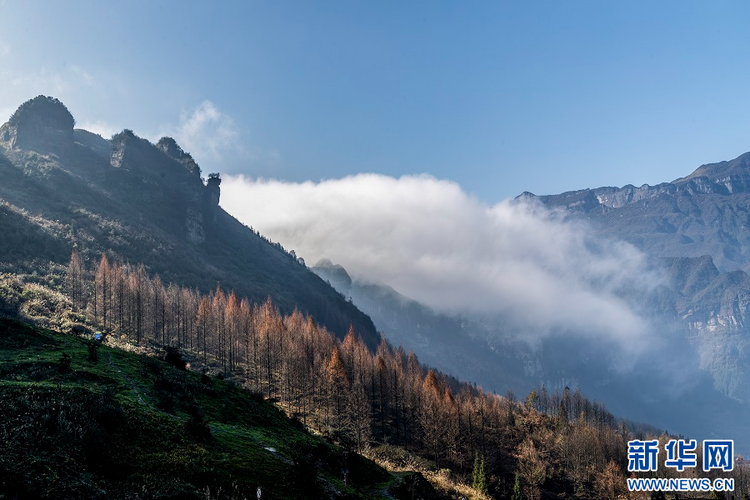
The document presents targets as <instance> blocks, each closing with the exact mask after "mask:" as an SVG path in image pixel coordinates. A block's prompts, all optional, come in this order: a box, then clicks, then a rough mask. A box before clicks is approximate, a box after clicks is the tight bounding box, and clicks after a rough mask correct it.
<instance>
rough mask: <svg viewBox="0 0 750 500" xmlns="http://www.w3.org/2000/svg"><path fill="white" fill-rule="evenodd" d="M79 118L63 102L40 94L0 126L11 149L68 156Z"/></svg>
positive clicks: (1, 137)
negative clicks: (76, 120) (74, 116)
mask: <svg viewBox="0 0 750 500" xmlns="http://www.w3.org/2000/svg"><path fill="white" fill-rule="evenodd" d="M74 125H75V120H74V119H73V115H71V114H70V112H69V111H68V109H67V108H66V107H65V105H64V104H63V103H61V102H60V101H58V100H57V99H55V98H53V97H45V96H38V97H35V98H34V99H31V100H30V101H27V102H25V103H24V104H22V105H21V106H20V107H19V108H18V110H17V111H16V112H15V113H14V114H13V116H11V118H10V120H9V121H8V123H6V124H5V125H3V126H2V127H1V128H0V140H1V141H2V142H3V143H5V145H6V147H7V148H9V149H22V150H28V151H36V152H37V153H42V154H53V155H56V156H58V157H60V158H67V157H69V156H70V155H71V153H72V151H73V143H74V140H73V126H74Z"/></svg>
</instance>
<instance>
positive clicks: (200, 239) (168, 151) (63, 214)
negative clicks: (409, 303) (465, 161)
mask: <svg viewBox="0 0 750 500" xmlns="http://www.w3.org/2000/svg"><path fill="white" fill-rule="evenodd" d="M50 114H52V115H54V116H62V117H63V118H65V117H67V116H70V119H58V118H55V119H52V118H50V116H49V115H50ZM74 123H75V121H74V120H73V119H72V115H70V113H69V111H68V110H67V108H66V107H65V106H64V104H62V103H61V102H60V101H59V100H57V99H55V98H50V97H45V96H38V97H36V98H34V99H32V100H30V101H27V102H26V103H24V104H22V105H21V106H20V107H19V110H18V111H16V113H14V114H13V117H12V120H10V121H9V122H7V123H5V124H4V125H2V126H1V127H0V146H1V147H0V150H2V151H0V153H2V155H1V156H0V176H2V177H3V179H4V182H3V184H2V185H0V200H2V203H3V212H2V213H3V214H5V216H4V217H3V218H2V220H0V227H3V228H4V229H6V230H7V234H9V235H10V236H11V237H10V238H9V239H6V241H5V242H3V243H0V263H2V262H5V266H6V267H7V266H10V267H18V266H19V265H21V266H25V267H27V268H29V269H32V268H35V267H38V265H39V262H36V263H33V262H31V260H32V258H33V259H34V260H36V261H42V262H43V261H48V262H52V263H53V264H55V265H58V266H60V265H66V264H67V261H68V259H69V258H70V254H71V252H72V250H73V249H77V250H78V252H79V253H80V254H81V256H82V258H83V259H85V260H88V261H98V259H99V257H100V256H101V254H102V253H107V254H109V256H110V258H114V259H121V260H124V261H127V262H134V263H143V264H144V265H145V266H146V267H147V269H148V270H149V271H150V272H154V273H159V274H160V275H162V278H163V279H164V280H165V281H174V282H176V283H179V284H183V285H188V286H196V287H198V288H199V289H201V290H203V291H209V290H211V289H215V288H216V286H217V285H220V286H221V287H224V288H226V289H235V290H236V291H237V293H238V294H240V295H245V296H247V297H248V298H250V299H251V300H254V301H257V302H262V301H264V300H265V299H266V298H267V297H269V296H270V297H271V298H272V299H273V301H274V303H275V304H276V305H277V306H278V307H279V308H281V309H282V311H284V312H291V311H292V310H293V309H295V308H299V309H300V310H302V312H305V313H309V314H311V315H312V316H313V317H314V318H315V320H316V321H318V322H320V323H321V324H323V325H325V326H326V327H328V328H329V329H330V330H331V331H333V332H335V333H336V334H337V335H339V336H340V337H343V336H344V335H345V334H346V332H347V330H348V329H349V327H350V326H353V327H354V328H355V330H356V331H357V332H358V333H359V334H360V335H361V336H362V337H363V339H364V340H365V341H366V343H367V344H368V346H370V347H371V348H372V349H374V348H375V347H376V346H377V344H378V342H379V341H380V336H379V334H378V332H377V330H376V329H375V326H374V325H373V323H372V321H371V320H370V318H369V317H367V316H366V315H365V314H364V313H362V312H361V311H359V310H357V309H356V308H355V307H354V306H353V305H351V304H349V303H347V302H346V301H345V300H344V298H343V297H342V296H341V295H340V294H339V293H338V292H336V291H335V290H334V289H333V288H331V287H330V286H329V285H327V284H326V283H325V282H323V281H322V280H321V279H320V278H318V277H317V276H316V275H315V274H314V273H312V272H310V271H309V270H308V269H307V268H306V267H305V266H304V265H302V264H301V263H300V262H298V261H297V260H296V259H295V258H294V257H293V256H291V255H290V254H289V253H287V252H286V251H285V250H284V249H283V248H282V247H281V245H279V244H274V243H272V242H270V241H268V240H267V239H265V238H263V237H262V236H261V235H259V234H258V233H256V232H254V231H252V230H251V229H249V228H247V227H246V226H244V225H243V224H241V223H240V222H238V221H237V220H236V219H234V218H233V217H232V216H231V215H229V214H228V213H226V212H225V211H224V210H223V209H222V208H221V206H220V205H219V201H220V182H221V179H220V177H219V175H218V174H211V175H209V176H208V179H206V180H205V181H203V180H202V179H201V176H200V172H201V171H200V167H199V166H198V164H197V163H196V162H195V161H194V159H193V158H192V156H190V155H189V154H188V153H186V152H185V151H183V150H182V148H180V147H179V145H178V144H177V143H176V141H174V139H171V138H162V139H161V140H160V141H159V142H157V144H152V143H150V142H149V141H147V140H146V139H143V138H140V137H138V136H137V135H135V133H133V132H132V131H130V130H124V131H122V132H120V133H118V134H115V136H113V137H112V139H111V140H107V139H104V138H102V137H100V136H98V135H96V134H93V133H90V132H87V131H84V130H81V129H74V128H73V127H74ZM107 145H109V152H108V153H105V151H106V148H107ZM19 245H20V246H21V247H25V248H26V251H25V252H24V255H23V256H22V257H25V258H19V257H21V256H19V251H18V248H19Z"/></svg>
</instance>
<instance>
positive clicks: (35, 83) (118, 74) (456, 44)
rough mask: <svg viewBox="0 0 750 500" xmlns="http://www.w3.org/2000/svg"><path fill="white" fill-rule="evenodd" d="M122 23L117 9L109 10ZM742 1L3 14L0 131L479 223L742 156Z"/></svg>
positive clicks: (22, 7)
mask: <svg viewBox="0 0 750 500" xmlns="http://www.w3.org/2000/svg"><path fill="white" fill-rule="evenodd" d="M114 6H116V7H114ZM748 19H750V4H748V3H747V2H688V1H679V2H677V1H673V2H668V1H665V2H636V1H631V2H601V1H590V2H584V1H565V2H560V1H527V2H526V1H525V2H500V1H494V2H480V1H477V2H437V1H424V2H420V1H414V2H396V1H377V2H361V1H350V0H347V1H335V0H331V1H325V2H312V1H300V2H291V1H273V2H271V1H268V2H251V1H243V2H223V3H220V4H216V3H209V2H166V1H165V2H145V1H144V2H138V1H125V2H118V3H116V4H113V3H110V2H97V1H87V2H84V1H70V2H26V1H20V0H2V1H0V113H2V115H3V116H1V117H0V119H7V117H8V116H9V115H10V113H11V112H12V111H13V110H14V109H15V108H16V107H17V106H18V105H19V104H20V103H21V102H23V101H24V100H26V99H29V98H31V97H33V96H35V95H37V94H45V95H54V96H56V97H59V98H60V99H61V100H63V102H65V103H66V104H67V105H68V108H69V109H70V110H71V112H72V113H73V114H74V116H75V117H76V119H77V120H78V123H79V125H80V126H83V127H85V128H89V129H94V130H95V131H99V132H102V133H103V134H110V133H112V132H117V131H119V130H121V129H123V128H131V129H133V130H134V131H135V132H136V133H137V134H139V135H141V136H144V137H147V138H149V139H157V138H158V137H159V136H160V135H162V134H171V135H175V136H178V139H181V143H182V145H183V147H185V149H187V150H189V151H191V152H192V153H193V154H194V156H196V159H197V160H198V161H199V163H200V164H201V166H202V167H203V170H204V172H210V171H220V172H223V173H225V174H238V173H243V174H245V175H246V176H250V177H265V178H276V179H280V180H285V181H291V182H301V181H305V180H312V181H315V182H317V181H320V180H321V179H336V178H341V177H344V176H347V175H354V174H357V173H369V172H372V173H379V174H383V175H386V176H392V177H400V176H402V175H411V174H422V173H427V174H430V175H432V176H434V177H436V178H438V179H448V180H452V181H454V182H456V183H458V184H459V185H460V186H461V187H462V188H463V190H465V191H466V192H467V193H468V194H470V195H473V196H476V197H477V198H478V199H479V200H481V201H482V202H484V203H487V204H493V203H496V202H497V201H499V200H501V199H504V198H508V197H513V196H515V195H517V194H519V193H521V192H522V191H525V190H528V191H532V192H534V193H537V194H547V193H555V192H561V191H565V190H570V189H576V188H583V187H595V186H600V185H624V184H627V183H633V184H636V185H640V184H642V183H650V184H654V183H657V182H660V181H669V180H673V179H674V178H677V177H680V176H683V175H687V174H688V173H689V172H690V171H692V170H693V169H694V168H696V167H697V166H698V165H700V164H701V163H706V162H712V161H719V160H724V159H730V158H733V157H735V156H737V155H739V154H741V153H743V152H745V151H747V150H750V120H748V116H750V99H748V90H747V88H748V87H747V82H748V81H750V75H749V74H748V73H749V72H750V30H748V29H747V21H748Z"/></svg>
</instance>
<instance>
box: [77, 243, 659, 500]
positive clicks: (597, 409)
mask: <svg viewBox="0 0 750 500" xmlns="http://www.w3.org/2000/svg"><path fill="white" fill-rule="evenodd" d="M66 290H67V294H68V295H69V297H70V298H71V301H72V302H73V304H74V306H75V307H76V308H77V309H78V310H79V311H81V312H84V313H85V314H86V316H87V318H88V319H89V321H90V322H91V323H93V324H94V325H96V326H97V327H98V328H102V329H104V330H105V331H106V332H111V333H112V334H117V335H121V336H126V337H127V338H128V339H130V340H132V341H134V342H137V343H144V342H155V343H157V344H159V345H162V346H171V347H174V348H180V349H184V350H186V351H189V352H191V353H193V355H195V356H196V357H197V358H198V359H199V360H200V361H201V362H202V365H203V366H204V368H205V367H207V366H209V365H211V366H214V367H215V369H217V370H219V371H220V372H221V373H223V374H227V375H232V376H233V378H234V379H235V380H238V381H240V383H242V384H243V385H244V386H245V387H247V388H248V389H249V390H252V391H255V392H257V393H260V394H263V395H264V396H265V397H266V398H268V399H271V400H274V401H277V402H278V403H279V404H280V405H281V406H282V407H283V408H285V410H286V411H287V412H288V413H289V414H290V415H291V416H292V417H293V418H297V419H299V420H300V421H301V422H302V423H303V424H304V425H306V426H308V427H310V428H312V429H314V430H316V431H318V432H320V433H322V434H324V435H327V436H329V437H330V438H332V439H334V440H337V441H339V442H340V443H342V444H343V445H344V446H347V447H349V448H351V449H354V450H357V451H359V452H362V451H364V450H366V449H369V448H370V447H371V446H377V445H381V444H389V445H395V446H398V447H402V448H404V449H406V450H408V451H410V452H413V453H415V454H418V455H421V456H424V457H426V458H428V459H429V460H431V461H433V462H434V463H435V465H436V467H438V468H448V469H450V470H452V471H453V472H454V473H456V474H458V475H459V477H463V478H469V477H470V476H472V474H473V475H474V476H476V475H477V470H481V475H482V476H483V477H482V478H481V479H482V480H481V481H479V482H477V479H476V477H474V481H473V482H474V483H475V484H479V485H480V489H485V491H489V492H490V493H492V494H494V495H498V496H502V497H508V498H510V497H512V496H513V497H515V498H528V499H538V498H541V495H542V491H548V492H550V493H554V494H565V495H574V496H578V497H583V498H587V497H596V498H618V497H621V496H622V495H626V494H627V491H626V486H625V477H626V476H625V475H626V472H625V471H626V470H627V442H628V440H630V439H634V438H635V435H634V433H633V432H632V429H630V428H628V427H627V426H626V425H625V424H624V423H623V422H621V421H618V420H617V419H616V418H615V417H614V416H613V415H612V414H611V413H610V412H608V411H607V410H606V408H605V407H604V406H603V405H601V404H599V403H597V402H591V401H589V400H588V399H587V398H585V397H584V396H583V395H582V394H581V392H580V390H575V391H571V390H570V389H567V388H566V389H565V390H564V391H563V392H559V391H555V392H552V393H549V392H548V391H547V390H546V389H545V388H541V389H539V390H534V391H532V392H531V393H530V394H529V395H528V397H527V398H526V399H525V400H524V401H520V402H519V401H516V398H515V396H514V395H513V394H512V393H511V392H508V393H507V394H506V395H505V396H503V397H501V396H498V395H496V394H492V393H489V392H487V391H484V390H483V389H482V388H481V387H477V386H475V385H471V384H467V383H462V382H459V381H457V380H456V379H454V378H452V377H449V376H447V375H446V374H443V373H440V372H439V371H437V370H434V369H430V368H427V367H425V366H423V365H422V364H421V363H420V362H419V360H418V359H417V356H416V355H415V354H414V353H413V352H408V353H407V352H406V351H405V350H404V348H403V347H398V348H394V347H393V346H391V345H390V344H388V342H387V341H386V340H385V339H382V340H381V342H380V344H379V345H378V347H377V349H375V350H374V351H372V350H370V349H368V347H367V346H366V345H365V343H364V342H363V341H362V340H361V338H359V337H358V336H357V334H356V332H355V331H354V330H353V329H351V328H350V329H349V332H348V333H347V334H346V336H345V337H344V338H343V339H342V340H339V339H337V338H336V337H335V336H334V335H333V334H331V333H330V332H328V331H327V330H326V329H325V328H324V327H322V326H320V325H318V324H316V322H315V320H314V318H312V317H311V316H305V315H303V314H302V313H300V312H299V311H294V312H292V313H291V314H288V315H282V314H280V312H279V311H278V309H277V308H276V307H275V306H274V304H273V302H272V301H271V299H270V298H269V299H267V300H266V301H265V302H263V303H250V302H249V301H248V300H247V299H246V298H244V297H243V298H241V297H238V296H237V295H236V293H235V292H234V291H226V290H223V289H222V288H221V287H220V286H217V288H216V289H215V290H214V291H213V292H212V293H209V294H201V293H200V292H199V291H198V290H195V289H189V288H185V287H181V286H178V285H175V284H173V283H169V284H165V283H163V282H162V280H161V279H160V278H159V276H158V275H156V276H153V277H151V276H149V274H148V273H147V272H146V270H145V268H144V267H143V266H142V265H135V266H133V265H130V264H128V263H125V262H119V261H117V260H114V261H112V262H110V259H109V258H108V257H107V256H106V255H104V254H103V255H102V257H101V259H100V261H99V263H98V265H97V266H96V267H95V269H88V268H87V267H86V266H84V265H83V263H82V261H81V259H80V257H79V256H78V254H77V253H75V252H74V253H73V255H72V256H71V260H70V263H69V265H68V271H67V276H66ZM637 437H638V438H639V439H640V438H643V437H645V435H643V433H640V435H638V436H637ZM479 464H481V469H478V465H479ZM519 495H520V496H519Z"/></svg>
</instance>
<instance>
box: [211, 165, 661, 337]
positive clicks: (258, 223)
mask: <svg viewBox="0 0 750 500" xmlns="http://www.w3.org/2000/svg"><path fill="white" fill-rule="evenodd" d="M221 204H222V206H223V207H224V208H225V209H226V210H227V211H228V212H230V213H231V214H233V215H234V216H236V217H237V218H238V219H240V220H241V221H243V222H244V223H246V224H248V225H250V226H253V227H254V228H255V229H257V230H259V231H260V232H261V233H262V234H264V235H265V236H267V237H269V238H271V239H272V240H275V241H279V242H280V243H282V244H283V245H284V246H285V247H286V248H287V249H294V250H295V251H296V252H297V254H298V255H300V256H302V257H304V258H305V259H306V261H307V262H308V264H314V263H315V262H317V260H318V259H320V258H324V257H325V258H329V259H331V260H332V261H333V262H336V263H340V264H341V265H343V266H344V267H345V268H346V269H347V270H348V271H349V273H350V274H352V275H353V276H355V277H357V278H359V279H362V280H365V281H371V282H378V283H385V284H388V285H391V286H392V287H394V288H395V289H396V290H398V291H399V292H401V293H403V294H404V295H407V296H409V297H411V298H414V299H416V300H418V301H420V302H422V303H424V304H427V305H429V306H431V307H433V308H435V309H437V310H440V311H444V312H473V313H482V314H493V315H494V314H501V315H502V316H503V319H504V322H505V323H506V324H508V325H511V326H513V327H514V328H515V330H517V331H519V332H523V333H524V334H526V335H529V336H537V338H538V337H539V336H543V335H547V334H552V333H555V332H559V333H571V332H572V333H576V334H579V335H582V336H586V337H593V338H600V339H603V340H614V341H616V342H617V343H618V344H620V345H622V346H624V347H627V348H628V349H637V348H638V346H641V345H642V344H644V343H643V342H641V340H643V339H645V338H646V337H647V336H648V335H649V334H650V332H649V323H648V321H647V320H646V319H644V318H643V317H642V316H641V315H640V314H639V313H638V311H637V310H636V309H635V308H634V307H633V306H632V305H631V304H630V303H629V302H628V301H627V300H625V299H623V298H622V297H623V294H624V293H625V294H629V295H630V296H631V297H632V296H633V295H637V294H640V293H642V292H644V291H646V290H648V289H650V288H651V287H653V286H654V285H655V283H657V282H658V277H656V276H655V275H654V274H652V273H650V272H648V271H647V266H646V263H645V257H644V256H643V254H641V253H640V252H639V251H638V250H637V249H635V248H634V247H633V246H631V245H629V244H626V243H622V242H612V241H609V242H601V241H598V239H597V238H595V237H594V235H593V233H592V232H591V231H590V230H589V229H588V228H587V227H586V226H585V225H583V224H581V223H575V222H570V221H565V220H563V219H562V217H561V216H560V215H556V214H555V213H552V212H550V211H548V210H546V209H545V208H543V207H542V206H540V205H539V204H537V203H533V202H528V201H510V200H508V201H502V202H500V203H498V204H496V205H493V206H488V205H486V204H483V203H481V202H480V201H479V200H477V199H476V198H473V197H471V196H469V195H468V194H467V193H465V192H464V191H463V190H462V189H461V188H460V186H459V185H457V184H455V183H453V182H450V181H445V180H438V179H435V178H433V177H430V176H424V175H423V176H404V177H401V178H398V179H396V178H392V177H386V176H382V175H375V174H360V175H355V176H351V177H346V178H343V179H336V180H326V181H322V182H319V183H313V182H304V183H289V182H281V181H276V180H254V179H249V178H246V177H243V176H237V177H232V176H230V177H227V178H225V179H224V182H223V183H222V199H221Z"/></svg>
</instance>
